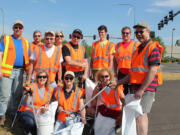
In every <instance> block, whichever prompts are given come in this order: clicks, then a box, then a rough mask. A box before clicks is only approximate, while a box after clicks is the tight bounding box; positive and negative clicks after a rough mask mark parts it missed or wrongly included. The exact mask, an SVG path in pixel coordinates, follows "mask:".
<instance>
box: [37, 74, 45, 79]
mask: <svg viewBox="0 0 180 135" xmlns="http://www.w3.org/2000/svg"><path fill="white" fill-rule="evenodd" d="M37 78H38V79H41V78H43V79H45V78H47V76H46V75H39V76H38V77H37Z"/></svg>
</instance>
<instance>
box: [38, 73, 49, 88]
mask: <svg viewBox="0 0 180 135" xmlns="http://www.w3.org/2000/svg"><path fill="white" fill-rule="evenodd" d="M42 73H45V74H46V76H47V81H46V84H45V87H46V88H47V89H49V75H48V73H47V71H46V70H39V71H38V72H37V74H36V80H35V82H37V79H38V76H39V75H40V74H42Z"/></svg>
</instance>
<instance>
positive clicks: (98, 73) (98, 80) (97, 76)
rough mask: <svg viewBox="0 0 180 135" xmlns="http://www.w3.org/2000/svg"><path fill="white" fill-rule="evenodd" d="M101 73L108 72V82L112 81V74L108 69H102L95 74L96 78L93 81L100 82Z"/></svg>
mask: <svg viewBox="0 0 180 135" xmlns="http://www.w3.org/2000/svg"><path fill="white" fill-rule="evenodd" d="M102 72H108V74H109V76H110V81H114V74H113V72H112V70H110V68H103V69H101V70H99V71H98V72H97V73H96V77H95V80H96V81H97V82H100V78H101V76H100V75H101V73H102Z"/></svg>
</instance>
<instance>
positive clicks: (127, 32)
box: [122, 32, 130, 35]
mask: <svg viewBox="0 0 180 135" xmlns="http://www.w3.org/2000/svg"><path fill="white" fill-rule="evenodd" d="M129 33H130V32H122V34H123V35H125V34H126V35H128V34H129Z"/></svg>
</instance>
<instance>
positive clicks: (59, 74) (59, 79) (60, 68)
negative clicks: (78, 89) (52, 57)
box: [58, 63, 62, 84]
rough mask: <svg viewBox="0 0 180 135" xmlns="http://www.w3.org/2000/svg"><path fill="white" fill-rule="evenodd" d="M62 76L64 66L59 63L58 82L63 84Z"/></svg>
mask: <svg viewBox="0 0 180 135" xmlns="http://www.w3.org/2000/svg"><path fill="white" fill-rule="evenodd" d="M61 77H62V66H61V63H59V69H58V84H61V83H62V80H61Z"/></svg>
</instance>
